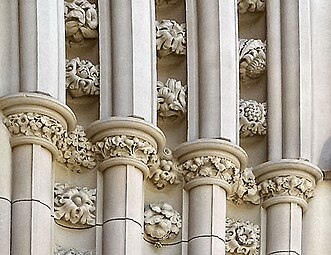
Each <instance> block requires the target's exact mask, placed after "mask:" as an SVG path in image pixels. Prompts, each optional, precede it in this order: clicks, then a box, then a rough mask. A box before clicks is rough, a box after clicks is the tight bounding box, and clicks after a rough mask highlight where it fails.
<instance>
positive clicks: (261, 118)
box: [239, 99, 267, 137]
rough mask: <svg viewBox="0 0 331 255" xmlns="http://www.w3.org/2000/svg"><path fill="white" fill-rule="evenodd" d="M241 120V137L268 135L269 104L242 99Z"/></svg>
mask: <svg viewBox="0 0 331 255" xmlns="http://www.w3.org/2000/svg"><path fill="white" fill-rule="evenodd" d="M239 118H240V131H239V132H240V136H241V137H248V136H249V137H250V136H254V135H266V134H267V103H258V102H256V101H254V100H242V99H241V100H240V102H239Z"/></svg>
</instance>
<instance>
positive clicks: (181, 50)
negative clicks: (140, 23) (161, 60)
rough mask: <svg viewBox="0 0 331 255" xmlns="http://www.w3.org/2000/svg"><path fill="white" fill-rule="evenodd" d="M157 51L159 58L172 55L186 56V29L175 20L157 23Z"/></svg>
mask: <svg viewBox="0 0 331 255" xmlns="http://www.w3.org/2000/svg"><path fill="white" fill-rule="evenodd" d="M156 49H157V50H158V56H159V57H163V56H166V55H169V54H171V53H176V54H180V55H185V54H186V27H185V24H181V25H179V24H178V23H177V22H176V21H174V20H162V21H160V22H159V21H156Z"/></svg>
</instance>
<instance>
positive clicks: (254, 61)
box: [239, 39, 266, 82]
mask: <svg viewBox="0 0 331 255" xmlns="http://www.w3.org/2000/svg"><path fill="white" fill-rule="evenodd" d="M265 71H266V45H265V43H264V42H262V41H261V40H255V39H240V40H239V73H240V79H241V81H242V82H247V81H248V80H249V79H256V78H259V77H260V76H262V75H263V74H264V73H265Z"/></svg>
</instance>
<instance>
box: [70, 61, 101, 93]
mask: <svg viewBox="0 0 331 255" xmlns="http://www.w3.org/2000/svg"><path fill="white" fill-rule="evenodd" d="M66 88H67V89H68V91H69V93H70V94H71V96H72V97H81V96H94V95H99V94H100V80H99V65H93V64H92V62H91V61H89V60H83V59H82V60H80V59H79V58H78V57H77V58H74V59H71V60H66Z"/></svg>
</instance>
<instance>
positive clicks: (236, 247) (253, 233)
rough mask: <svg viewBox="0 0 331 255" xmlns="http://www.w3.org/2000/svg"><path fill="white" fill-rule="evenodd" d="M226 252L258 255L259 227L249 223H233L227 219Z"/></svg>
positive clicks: (240, 221) (241, 221)
mask: <svg viewBox="0 0 331 255" xmlns="http://www.w3.org/2000/svg"><path fill="white" fill-rule="evenodd" d="M225 227H226V230H225V249H226V252H229V253H236V254H244V255H258V254H259V248H260V227H259V226H258V225H255V224H253V223H251V222H249V221H243V220H239V221H235V220H233V219H230V218H227V219H226V224H225Z"/></svg>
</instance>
